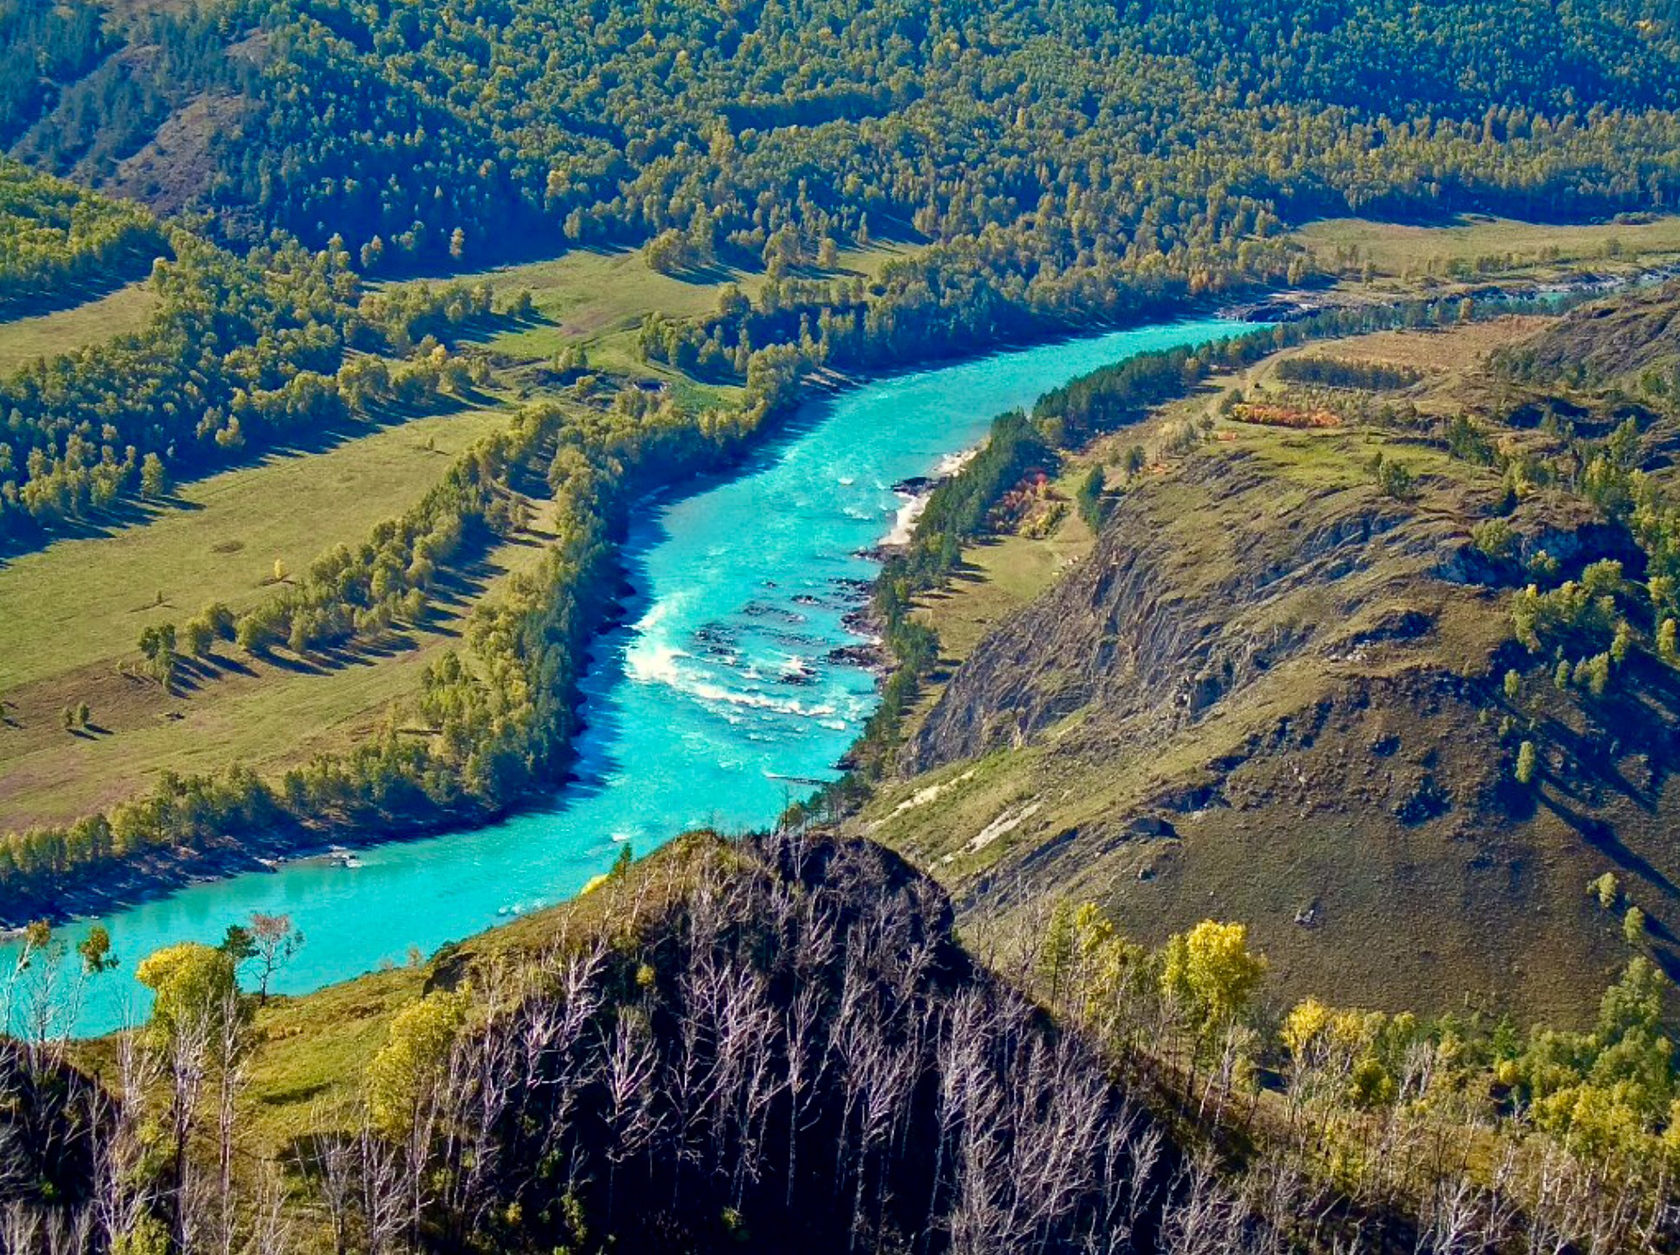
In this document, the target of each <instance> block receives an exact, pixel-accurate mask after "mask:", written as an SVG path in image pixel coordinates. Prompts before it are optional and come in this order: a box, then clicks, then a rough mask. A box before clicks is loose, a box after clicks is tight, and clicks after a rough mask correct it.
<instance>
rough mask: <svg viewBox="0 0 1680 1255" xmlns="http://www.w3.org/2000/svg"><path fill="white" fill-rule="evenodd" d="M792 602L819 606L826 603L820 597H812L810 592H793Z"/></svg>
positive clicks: (797, 604)
mask: <svg viewBox="0 0 1680 1255" xmlns="http://www.w3.org/2000/svg"><path fill="white" fill-rule="evenodd" d="M793 604H794V605H796V606H821V605H824V604H826V603H824V601H823V600H822V598H820V597H813V596H811V594H810V593H798V594H795V596H794V599H793Z"/></svg>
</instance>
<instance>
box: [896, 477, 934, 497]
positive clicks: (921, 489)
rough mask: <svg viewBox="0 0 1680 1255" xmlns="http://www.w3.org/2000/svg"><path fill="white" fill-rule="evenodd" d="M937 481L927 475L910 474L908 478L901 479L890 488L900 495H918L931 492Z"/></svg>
mask: <svg viewBox="0 0 1680 1255" xmlns="http://www.w3.org/2000/svg"><path fill="white" fill-rule="evenodd" d="M938 483H939V481H938V480H937V479H934V478H933V477H932V476H929V475H912V476H910V478H908V479H901V480H899V481H898V482H897V483H896V484H894V485H893V486H892V490H893V491H894V492H896V493H898V494H899V495H901V496H905V497H919V496H921V495H922V494H923V493H926V492H932V491H933V490H934V488H935V487H936V486H937V485H938Z"/></svg>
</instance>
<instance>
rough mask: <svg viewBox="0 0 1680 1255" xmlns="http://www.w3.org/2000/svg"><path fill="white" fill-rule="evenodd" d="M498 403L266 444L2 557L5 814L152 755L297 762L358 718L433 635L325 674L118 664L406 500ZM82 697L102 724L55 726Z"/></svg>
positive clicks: (255, 665) (30, 813)
mask: <svg viewBox="0 0 1680 1255" xmlns="http://www.w3.org/2000/svg"><path fill="white" fill-rule="evenodd" d="M507 415H508V411H507V410H505V409H493V408H492V409H482V410H468V411H463V412H460V413H457V414H449V415H440V416H435V417H431V418H422V419H416V420H413V421H411V422H409V423H406V424H403V425H401V426H396V427H387V428H383V429H379V430H376V431H374V432H372V433H371V434H369V435H367V436H364V437H362V438H360V439H353V440H348V441H346V442H344V443H343V444H340V445H338V446H337V447H336V448H333V449H330V450H327V451H325V452H322V453H315V454H296V455H277V456H274V457H271V458H269V459H267V460H266V461H265V462H264V463H262V464H261V465H259V466H255V467H248V468H243V469H240V470H236V471H229V472H226V473H224V474H222V475H217V476H214V477H212V478H210V479H207V480H203V481H201V482H199V483H196V484H192V485H190V486H188V487H186V488H184V489H182V491H181V498H180V500H181V503H182V505H183V506H184V507H185V508H177V509H165V510H163V511H161V512H160V513H159V515H158V517H156V518H155V519H154V520H153V521H152V522H151V523H149V524H147V525H146V526H141V527H131V528H127V529H124V530H121V531H118V532H116V533H114V534H112V535H109V536H102V537H95V538H89V539H84V540H75V541H65V542H61V543H59V544H56V545H53V546H52V547H50V548H49V549H47V550H45V551H43V552H40V553H36V554H29V555H26V556H24V557H21V558H19V559H17V560H16V561H14V562H11V563H9V564H8V565H6V566H5V567H0V660H3V662H0V693H3V694H4V696H5V699H6V700H7V702H8V703H9V707H8V709H7V711H6V714H7V716H8V720H9V722H8V724H7V725H4V726H0V826H5V827H23V826H26V825H27V824H28V823H31V822H39V821H48V820H60V819H64V818H72V817H74V816H75V815H78V814H81V813H84V812H85V811H86V810H88V809H89V808H91V807H93V806H96V805H103V804H108V803H109V802H111V801H115V800H118V799H120V798H121V797H123V796H126V795H127V794H128V793H130V792H132V791H133V790H134V789H136V788H138V787H142V786H143V785H144V784H145V782H146V780H147V779H148V778H149V777H150V776H152V775H153V774H155V773H156V772H158V771H160V770H164V769H171V770H176V771H182V770H204V769H209V768H215V767H219V766H221V765H224V764H226V763H227V762H230V761H233V760H234V759H242V760H245V761H250V762H279V761H295V760H296V759H297V758H298V757H300V756H306V755H307V753H308V752H310V751H313V750H315V749H319V748H324V747H325V745H327V744H329V743H333V742H342V741H343V740H344V739H346V738H347V737H349V736H352V735H354V734H355V733H356V732H358V731H361V730H365V728H366V727H367V726H370V725H371V723H372V721H373V719H374V717H375V714H376V712H377V711H378V710H379V709H380V708H382V707H383V706H385V705H386V704H388V703H389V702H390V701H391V700H392V699H393V698H394V697H395V696H397V695H398V694H400V693H401V692H404V691H406V690H408V689H409V688H411V687H412V685H413V684H414V682H415V677H416V676H417V675H418V671H417V668H418V667H419V666H420V665H421V663H422V662H423V660H424V658H425V656H426V655H427V653H428V652H430V650H431V649H433V648H435V647H437V646H438V645H439V644H440V643H441V642H443V641H444V640H445V639H446V638H445V637H444V636H442V635H441V634H438V633H428V634H421V635H419V636H418V637H417V638H416V639H415V641H414V646H415V647H414V648H412V649H409V650H405V651H402V652H398V653H394V654H392V655H391V656H390V657H388V658H386V659H384V660H375V659H371V658H369V659H363V660H359V661H358V663H357V664H356V665H351V666H346V667H343V668H339V669H336V670H332V671H328V672H325V673H322V672H320V671H319V670H317V669H314V668H308V669H305V668H301V667H300V668H298V669H288V668H283V667H277V666H273V665H270V664H267V663H261V662H254V661H252V662H240V663H238V664H237V666H236V667H235V666H230V667H229V668H227V669H226V670H224V671H223V672H222V674H221V675H220V676H219V677H218V678H216V679H215V680H213V681H212V682H209V683H206V684H204V685H203V686H201V687H199V688H198V689H197V690H196V691H191V690H184V691H183V692H182V693H181V694H180V695H178V696H171V695H168V694H165V693H164V692H163V690H162V689H161V688H160V687H159V686H158V685H157V684H155V683H153V682H151V681H149V680H142V679H137V678H133V677H130V676H126V675H124V674H122V671H121V670H120V668H121V667H122V666H123V664H125V663H130V662H132V661H134V660H136V659H137V658H138V654H137V652H136V647H135V642H136V640H137V639H138V637H139V634H140V631H141V629H142V628H143V627H145V626H146V625H147V624H149V623H152V622H159V623H162V622H173V623H179V622H181V621H183V620H185V619H187V618H190V617H191V616H192V615H194V614H196V613H197V612H198V610H199V609H200V608H201V607H202V606H203V605H204V604H205V603H206V602H208V601H212V600H221V601H225V602H227V603H228V604H229V605H230V606H232V607H234V608H235V609H236V610H237V609H240V608H243V607H246V606H249V605H251V604H254V603H256V602H258V601H260V600H261V599H262V598H263V597H265V596H269V595H272V593H273V589H272V583H271V582H272V580H273V573H274V563H275V561H276V559H278V560H280V561H281V562H282V563H283V564H284V566H285V568H286V570H287V571H301V570H303V569H305V568H306V567H307V566H308V564H309V563H310V562H311V561H312V560H313V559H314V558H315V556H316V555H317V554H319V553H320V552H322V550H323V549H325V548H327V547H328V546H329V545H331V544H333V543H336V542H338V541H347V542H354V541H357V540H359V539H361V538H362V537H364V536H365V535H366V534H367V533H368V531H369V530H370V529H371V528H372V526H373V524H375V523H376V522H378V521H379V520H381V519H383V518H388V517H391V516H393V515H396V514H399V513H401V512H402V510H404V509H405V508H406V507H407V506H409V505H410V504H412V503H413V502H414V501H415V500H417V499H418V498H419V497H420V496H421V495H422V494H423V493H424V492H425V491H426V490H427V489H428V488H429V487H430V486H431V485H432V484H433V483H435V482H436V480H437V478H438V477H439V476H440V475H441V474H442V473H443V471H444V470H445V469H446V468H447V467H448V466H449V464H450V462H451V461H452V460H453V458H454V456H455V455H457V454H459V453H460V452H461V451H462V450H464V449H465V448H466V447H467V446H469V445H470V444H472V443H473V442H474V441H476V440H477V439H479V438H481V437H482V436H484V435H485V434H487V433H489V432H491V431H494V430H497V429H499V428H500V427H501V426H502V425H503V424H505V422H506V421H507ZM428 441H429V442H430V443H431V444H432V446H433V447H432V448H428V447H427V444H428ZM493 575H494V572H493V571H487V572H486V576H487V577H489V576H493ZM160 594H161V596H162V604H161V605H160V604H158V599H159V595H160ZM230 661H231V657H230ZM376 661H377V662H378V665H369V664H371V663H374V662H376ZM82 701H86V702H88V703H89V704H90V705H91V706H92V709H93V722H94V724H95V725H96V726H97V727H98V728H100V729H103V731H102V732H100V733H97V734H95V735H92V736H86V735H74V736H73V735H71V734H70V733H68V732H66V731H64V729H63V726H62V722H61V719H60V715H61V712H62V711H63V708H64V707H65V706H67V705H75V704H76V703H78V702H82Z"/></svg>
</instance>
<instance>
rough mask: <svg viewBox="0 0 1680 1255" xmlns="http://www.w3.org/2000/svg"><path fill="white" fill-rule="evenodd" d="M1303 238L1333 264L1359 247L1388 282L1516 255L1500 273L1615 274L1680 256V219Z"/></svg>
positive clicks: (1312, 230) (1478, 220)
mask: <svg viewBox="0 0 1680 1255" xmlns="http://www.w3.org/2000/svg"><path fill="white" fill-rule="evenodd" d="M1295 237H1296V238H1297V239H1298V240H1300V241H1301V242H1302V243H1303V244H1305V245H1307V246H1308V247H1309V248H1311V249H1313V250H1314V251H1315V252H1317V253H1319V254H1320V255H1321V256H1322V257H1323V258H1324V259H1325V260H1326V261H1329V260H1330V259H1331V258H1332V257H1333V256H1334V254H1335V251H1336V250H1337V249H1339V248H1357V249H1358V250H1359V257H1360V259H1361V261H1363V260H1364V259H1367V258H1368V259H1369V260H1370V262H1371V264H1372V266H1373V268H1374V269H1375V272H1376V274H1377V275H1378V276H1388V277H1393V276H1399V275H1403V274H1407V273H1408V272H1421V271H1423V270H1425V269H1426V268H1427V267H1428V266H1429V265H1430V264H1431V263H1435V264H1436V265H1438V266H1443V267H1444V266H1445V265H1446V264H1448V263H1450V262H1454V261H1465V262H1474V261H1475V260H1476V259H1477V258H1480V257H1486V256H1494V255H1498V256H1503V255H1505V254H1515V255H1516V260H1517V263H1518V264H1517V266H1516V267H1513V268H1506V267H1501V269H1500V270H1499V271H1496V272H1492V273H1510V272H1512V271H1513V270H1525V269H1526V270H1532V269H1534V268H1535V267H1536V266H1537V265H1541V266H1542V268H1549V267H1551V266H1555V265H1564V264H1569V263H1585V264H1588V265H1593V266H1596V267H1600V268H1604V267H1609V268H1615V266H1616V265H1617V264H1621V265H1626V264H1628V263H1631V262H1632V261H1634V260H1636V259H1638V260H1642V261H1645V262H1649V263H1655V262H1658V261H1662V260H1667V259H1670V258H1672V257H1674V256H1675V255H1680V216H1665V217H1659V218H1657V219H1656V220H1655V221H1652V222H1643V223H1598V224H1582V225H1553V224H1549V223H1534V222H1518V221H1515V220H1513V219H1509V218H1492V217H1488V216H1485V215H1467V216H1464V217H1461V218H1459V219H1458V220H1457V221H1456V222H1455V223H1454V224H1453V225H1451V226H1445V227H1422V226H1405V225H1401V224H1398V223H1390V222H1373V221H1370V220H1368V219H1365V218H1333V219H1327V220H1325V221H1321V222H1314V223H1310V224H1308V225H1307V226H1305V227H1303V228H1302V229H1301V230H1299V231H1297V232H1296V233H1295ZM1612 242H1615V244H1617V245H1619V246H1620V262H1619V263H1617V262H1616V261H1615V260H1613V259H1611V258H1610V257H1608V256H1607V253H1606V247H1607V246H1608V245H1611V243H1612ZM1548 249H1552V250H1556V255H1555V259H1554V261H1552V262H1547V263H1544V264H1543V265H1542V263H1541V255H1542V253H1543V252H1544V251H1545V250H1548ZM1355 269H1357V266H1356V267H1355Z"/></svg>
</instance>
